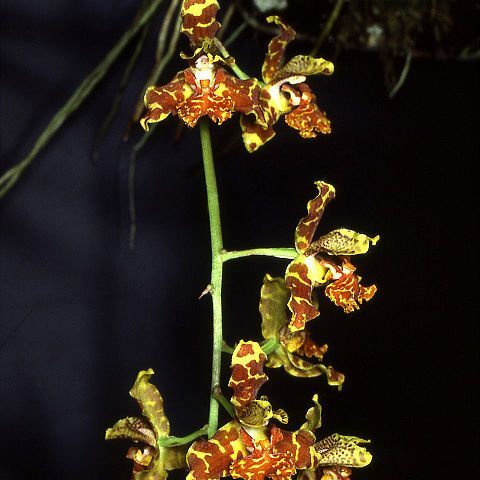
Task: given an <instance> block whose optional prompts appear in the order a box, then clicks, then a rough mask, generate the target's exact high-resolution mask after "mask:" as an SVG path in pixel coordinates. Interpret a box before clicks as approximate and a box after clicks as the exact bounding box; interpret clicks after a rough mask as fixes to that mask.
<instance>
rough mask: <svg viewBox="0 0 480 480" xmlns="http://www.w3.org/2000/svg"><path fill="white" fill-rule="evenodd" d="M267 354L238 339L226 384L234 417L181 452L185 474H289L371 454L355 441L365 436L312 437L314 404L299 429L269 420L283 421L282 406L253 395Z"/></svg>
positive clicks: (361, 460)
mask: <svg viewBox="0 0 480 480" xmlns="http://www.w3.org/2000/svg"><path fill="white" fill-rule="evenodd" d="M266 359H267V356H266V355H265V353H264V352H263V350H262V349H261V347H260V345H259V344H258V343H256V342H252V341H249V342H245V341H243V340H241V341H240V342H239V344H238V345H237V347H236V348H235V350H234V352H233V354H232V374H231V377H230V382H229V386H230V388H232V390H233V396H232V399H231V403H232V405H233V406H234V408H235V417H234V419H233V420H232V421H231V422H229V423H227V424H226V425H224V426H223V427H221V428H220V429H219V430H218V431H217V432H216V433H215V435H214V436H213V437H212V438H211V439H209V440H204V439H202V440H197V441H196V442H194V443H193V445H192V446H191V447H190V449H189V450H188V452H187V464H188V467H189V469H190V472H189V474H188V476H187V480H218V479H220V478H222V477H226V476H231V477H233V478H242V479H245V480H264V479H265V478H267V477H268V478H271V479H273V480H290V479H291V477H292V476H293V475H294V474H295V473H297V471H300V470H305V469H310V470H315V469H317V468H319V467H322V466H329V465H335V466H337V465H339V466H342V465H345V466H347V467H348V466H354V467H363V466H366V465H368V464H369V463H370V461H371V455H370V453H368V452H367V451H366V450H365V448H363V447H360V446H359V445H358V444H359V443H365V442H366V441H365V440H362V439H358V438H356V437H346V436H342V435H338V434H334V435H330V436H329V437H327V438H325V439H323V440H320V441H319V442H316V437H315V434H314V430H315V429H316V428H318V427H319V426H320V424H321V415H320V405H319V404H318V401H317V397H316V396H315V397H314V403H315V405H314V407H313V408H310V409H309V410H308V412H307V415H306V419H307V422H305V423H304V424H303V425H302V426H301V427H300V429H299V430H296V431H293V432H292V431H288V430H284V429H281V428H279V427H277V426H276V425H275V424H272V423H271V422H272V420H278V421H280V422H281V423H286V422H287V421H288V417H287V415H286V413H285V412H284V411H283V410H276V411H273V410H272V406H271V404H270V402H268V400H267V399H266V397H261V398H260V399H259V400H257V398H256V397H257V394H258V391H259V389H260V388H261V386H262V385H263V384H264V383H265V382H266V381H267V380H268V377H267V376H266V375H265V373H264V372H263V367H264V364H265V361H266Z"/></svg>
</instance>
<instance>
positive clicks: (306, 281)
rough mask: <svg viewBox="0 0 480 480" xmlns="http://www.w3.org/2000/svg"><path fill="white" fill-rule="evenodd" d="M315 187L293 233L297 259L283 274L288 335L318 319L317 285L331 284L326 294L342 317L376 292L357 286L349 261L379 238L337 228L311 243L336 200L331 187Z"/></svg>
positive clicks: (353, 269) (317, 183)
mask: <svg viewBox="0 0 480 480" xmlns="http://www.w3.org/2000/svg"><path fill="white" fill-rule="evenodd" d="M315 184H316V186H317V188H318V195H317V196H316V197H315V198H314V199H313V200H310V201H309V202H308V206H307V210H308V214H307V216H306V217H304V218H302V219H301V220H300V222H299V223H298V225H297V228H296V231H295V248H296V250H297V252H298V256H297V257H296V258H295V259H294V260H293V261H292V262H291V263H290V264H289V265H288V267H287V271H286V274H285V284H286V286H287V288H288V289H289V290H290V300H289V301H288V308H289V309H290V311H291V312H292V320H291V322H290V324H289V329H290V331H291V332H296V331H300V330H303V329H304V328H305V324H306V322H308V321H309V320H312V319H314V318H315V317H317V316H318V315H320V312H319V311H318V309H317V307H316V306H315V305H313V303H312V291H313V289H314V288H315V287H317V286H319V285H322V284H325V283H327V282H330V281H332V283H330V284H329V285H328V286H327V287H326V289H325V294H326V295H327V297H328V298H329V299H330V300H332V302H333V303H335V305H337V306H339V307H342V308H343V310H344V311H345V313H351V312H353V311H354V310H356V309H358V308H360V307H359V304H361V303H362V302H363V301H368V300H370V299H371V298H372V297H373V296H374V294H375V292H376V291H377V287H376V286H375V285H370V286H369V287H364V286H363V285H361V284H360V281H361V277H359V276H358V275H356V274H355V273H354V272H355V267H354V266H353V265H352V264H351V263H350V260H349V258H350V256H351V255H359V254H364V253H366V252H367V251H368V249H369V248H370V244H372V245H375V244H376V243H377V241H378V240H379V238H380V237H379V236H378V235H377V236H376V237H373V238H371V237H368V236H367V235H365V234H363V233H357V232H355V231H353V230H349V229H346V228H338V229H335V230H333V231H331V232H329V233H327V234H325V235H322V236H321V237H319V238H318V239H317V240H315V241H313V236H314V234H315V232H316V230H317V226H318V224H319V223H320V220H321V218H322V216H323V212H324V210H325V207H326V206H327V205H328V203H329V202H330V201H331V200H333V198H335V188H334V187H333V186H332V185H329V184H328V183H325V182H322V181H319V182H315ZM337 258H338V260H339V261H340V263H338V260H337Z"/></svg>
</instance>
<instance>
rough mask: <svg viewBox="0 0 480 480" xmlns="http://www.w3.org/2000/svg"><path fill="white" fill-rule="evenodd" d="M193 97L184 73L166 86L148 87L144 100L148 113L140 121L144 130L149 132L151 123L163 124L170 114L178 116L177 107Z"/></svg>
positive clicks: (176, 76) (179, 74) (178, 74)
mask: <svg viewBox="0 0 480 480" xmlns="http://www.w3.org/2000/svg"><path fill="white" fill-rule="evenodd" d="M191 95H193V89H192V88H191V87H190V86H189V85H188V84H187V83H186V82H185V75H184V72H179V73H177V75H175V77H174V78H173V80H172V81H171V82H170V83H167V84H166V85H163V86H158V87H157V86H153V85H152V86H151V87H148V88H147V91H146V92H145V98H144V102H145V107H146V109H147V113H146V114H145V115H144V116H143V118H142V119H141V120H140V124H141V125H142V127H143V129H144V130H146V131H148V129H149V124H150V123H156V122H161V121H162V120H165V119H166V118H167V117H168V116H169V115H170V114H172V115H176V113H177V106H178V105H179V104H181V103H183V102H185V101H186V100H187V99H188V98H189V97H190V96H191Z"/></svg>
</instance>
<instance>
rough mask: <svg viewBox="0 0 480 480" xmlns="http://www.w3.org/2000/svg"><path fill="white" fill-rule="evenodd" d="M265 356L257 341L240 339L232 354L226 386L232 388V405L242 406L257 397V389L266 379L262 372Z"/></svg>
mask: <svg viewBox="0 0 480 480" xmlns="http://www.w3.org/2000/svg"><path fill="white" fill-rule="evenodd" d="M266 359H267V356H266V355H265V353H264V352H263V350H262V348H261V347H260V345H259V344H258V343H257V342H251V341H249V342H244V341H243V340H240V342H239V343H238V345H237V347H236V348H235V350H234V352H233V354H232V365H231V367H232V374H231V376H230V381H229V383H228V386H229V387H230V388H231V389H232V390H233V396H232V399H231V402H232V404H233V406H234V407H244V406H245V405H247V404H248V403H250V402H251V401H253V400H255V399H256V397H257V393H258V390H259V389H260V387H261V386H262V385H263V384H264V383H265V382H266V381H267V380H268V377H267V376H266V375H265V373H263V365H264V364H265V361H266Z"/></svg>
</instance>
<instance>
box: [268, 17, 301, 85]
mask: <svg viewBox="0 0 480 480" xmlns="http://www.w3.org/2000/svg"><path fill="white" fill-rule="evenodd" d="M267 22H268V23H275V24H276V25H278V26H279V27H280V33H279V34H278V35H277V36H276V37H273V38H272V40H270V43H269V44H268V50H267V54H266V55H265V60H264V62H263V66H262V77H263V80H264V81H265V83H272V81H273V80H274V77H275V74H276V73H277V71H278V70H279V69H280V65H281V63H282V60H283V56H284V55H285V50H286V48H287V45H288V44H289V43H290V42H291V41H292V40H293V39H294V38H295V30H294V29H293V28H292V27H290V26H288V25H287V24H286V23H283V21H282V19H281V18H280V17H277V16H276V15H272V16H270V17H268V18H267Z"/></svg>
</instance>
